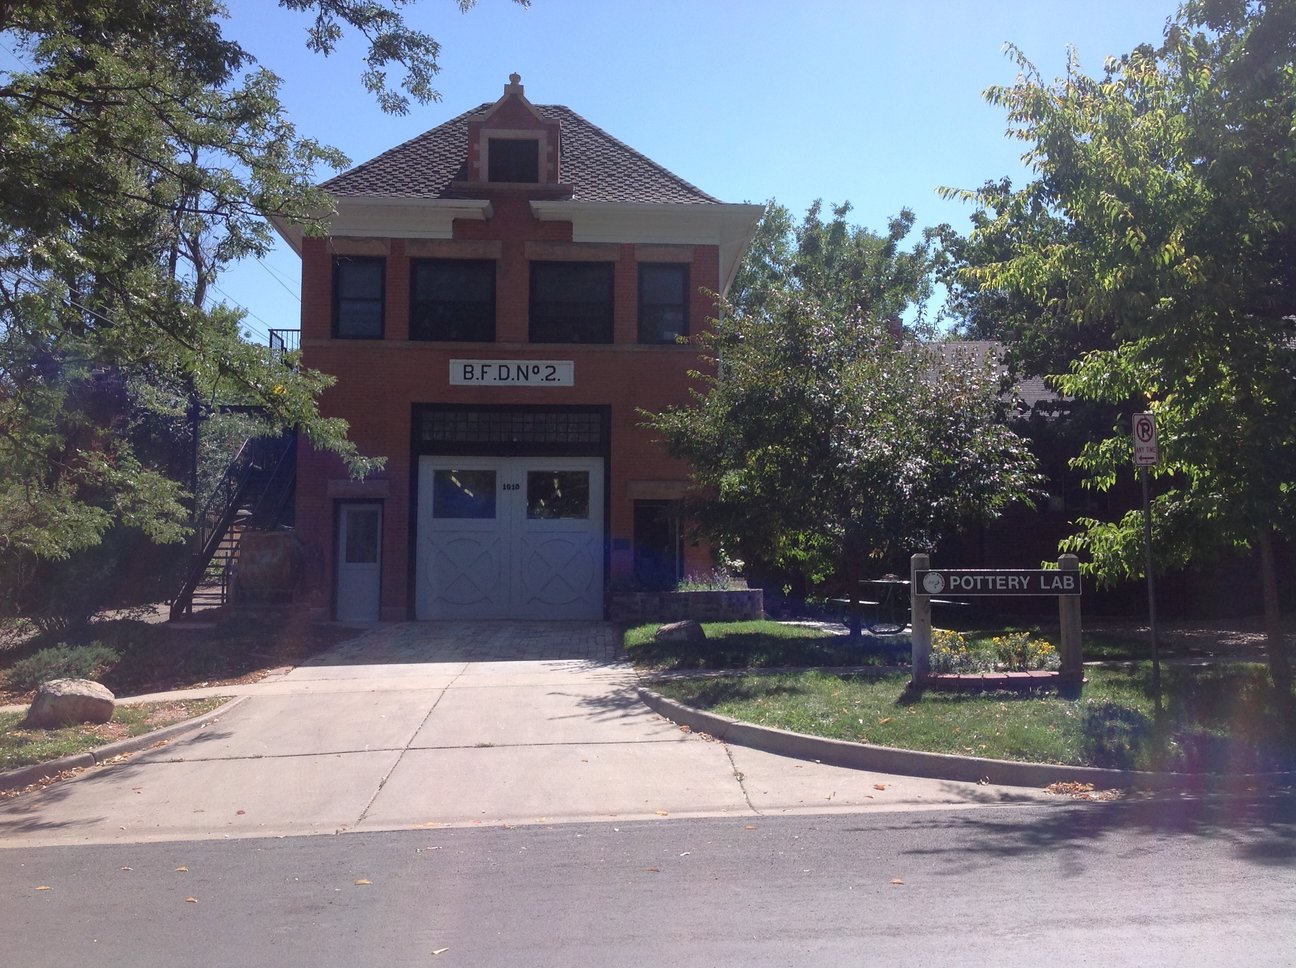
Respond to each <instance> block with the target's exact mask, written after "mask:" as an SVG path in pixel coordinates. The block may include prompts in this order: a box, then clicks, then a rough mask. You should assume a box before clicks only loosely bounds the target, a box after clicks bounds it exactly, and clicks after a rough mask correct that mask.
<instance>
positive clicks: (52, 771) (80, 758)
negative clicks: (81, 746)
mask: <svg viewBox="0 0 1296 968" xmlns="http://www.w3.org/2000/svg"><path fill="white" fill-rule="evenodd" d="M247 698H248V697H247V696H235V697H234V698H233V699H231V700H230V701H229V702H226V703H224V704H222V705H220V706H217V707H216V708H215V709H213V710H212V711H211V712H209V713H204V714H203V715H201V716H195V717H194V718H193V719H186V720H185V721H184V722H181V723H172V724H171V725H170V726H163V727H162V728H161V729H155V730H154V731H153V732H151V733H144V734H142V735H140V736H132V737H130V738H129V739H121V740H118V741H117V742H115V743H109V744H108V745H106V746H100V747H97V748H96V749H92V750H86V752H84V753H73V754H72V755H71V756H64V757H62V758H61V759H57V760H50V761H49V762H48V763H34V764H32V765H31V766H21V767H19V768H18V769H16V770H9V771H8V772H6V773H0V792H4V791H7V790H21V789H22V788H23V787H26V786H31V785H32V784H33V783H38V782H39V781H41V780H43V779H45V778H46V777H48V776H56V775H57V774H59V773H62V772H63V771H64V770H77V769H82V768H84V767H87V766H96V765H98V764H100V763H103V762H105V761H106V760H110V759H112V758H113V757H114V756H121V755H122V754H123V753H134V752H136V751H138V750H141V749H144V748H145V747H148V746H153V745H154V744H156V743H162V742H165V741H167V740H171V739H175V738H176V737H177V736H180V735H181V734H183V733H187V732H189V731H190V730H194V729H197V728H198V727H199V726H202V725H203V724H205V723H207V722H209V721H210V720H211V719H212V717H213V716H215V715H216V714H217V713H226V712H229V711H230V710H231V709H233V708H234V707H235V706H237V705H239V704H240V703H242V702H243V701H244V700H246V699H247ZM121 704H122V705H126V704H127V703H126V701H124V700H123V701H122V703H121Z"/></svg>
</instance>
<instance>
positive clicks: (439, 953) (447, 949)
mask: <svg viewBox="0 0 1296 968" xmlns="http://www.w3.org/2000/svg"><path fill="white" fill-rule="evenodd" d="M449 950H450V949H449V948H437V949H436V950H435V951H433V952H432V953H433V954H434V955H443V954H445V953H446V952H447V951H449Z"/></svg>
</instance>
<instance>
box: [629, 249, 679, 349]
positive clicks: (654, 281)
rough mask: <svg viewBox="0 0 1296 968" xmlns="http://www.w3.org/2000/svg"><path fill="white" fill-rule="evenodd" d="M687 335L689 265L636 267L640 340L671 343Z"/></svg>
mask: <svg viewBox="0 0 1296 968" xmlns="http://www.w3.org/2000/svg"><path fill="white" fill-rule="evenodd" d="M687 335H688V266H687V265H675V264H664V265H656V264H651V263H650V264H645V265H641V266H639V342H641V343H673V342H675V339H676V338H677V337H679V336H687Z"/></svg>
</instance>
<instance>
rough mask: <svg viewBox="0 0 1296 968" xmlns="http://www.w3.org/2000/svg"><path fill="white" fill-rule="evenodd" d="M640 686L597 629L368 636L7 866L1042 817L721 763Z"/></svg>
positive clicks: (152, 764) (825, 773)
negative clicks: (144, 844)
mask: <svg viewBox="0 0 1296 968" xmlns="http://www.w3.org/2000/svg"><path fill="white" fill-rule="evenodd" d="M635 684H636V676H635V673H634V671H633V669H631V668H630V667H629V666H628V665H626V664H625V663H623V662H621V661H619V632H618V630H617V629H616V628H615V627H614V626H612V625H608V624H605V623H588V622H583V623H575V622H569V623H551V622H546V623H530V622H487V623H482V622H477V623H458V622H454V623H451V622H440V623H427V622H424V623H402V624H395V625H383V626H378V627H374V628H372V629H370V630H368V631H365V632H363V633H359V634H357V637H356V638H354V639H350V640H348V641H346V642H343V643H341V644H340V645H338V646H337V647H335V648H334V649H332V650H331V651H330V652H328V653H326V654H324V655H321V656H318V657H316V658H314V659H313V660H311V661H310V662H308V663H307V664H305V665H302V666H300V667H298V668H296V669H294V670H292V671H291V672H288V673H287V674H284V675H280V676H277V677H272V678H270V679H267V680H264V681H262V682H260V683H256V684H255V685H251V686H242V687H236V688H232V689H231V688H219V689H208V690H199V692H207V693H216V694H234V695H239V696H240V697H241V698H240V700H239V702H238V704H237V705H235V706H234V707H233V708H229V709H227V710H225V711H222V712H220V713H218V714H217V716H216V718H215V719H214V720H213V721H212V722H210V723H209V724H208V725H207V726H205V727H204V728H203V729H201V730H198V731H196V732H192V733H189V734H187V735H185V736H184V737H183V738H180V739H177V740H174V741H172V742H170V743H168V744H165V745H163V746H161V747H158V748H156V749H152V750H149V751H146V752H142V753H137V754H135V755H133V756H131V757H128V758H126V759H124V760H123V761H122V762H120V763H116V764H112V763H110V764H108V765H105V766H102V767H97V768H94V769H91V770H88V771H86V772H85V773H83V774H81V775H79V776H77V777H76V778H74V779H70V780H66V781H63V782H60V783H56V784H54V785H52V786H51V787H49V788H48V789H46V790H43V791H40V792H37V793H32V794H26V795H23V796H20V797H16V798H13V799H10V800H4V801H0V846H34V845H38V844H73V843H108V842H140V841H157V840H191V839H205V838H222V837H260V836H285V835H301V834H333V833H341V832H345V831H353V830H390V829H410V828H420V827H426V828H436V827H442V826H465V825H474V824H483V825H498V824H535V823H554V822H561V821H576V820H582V821H589V820H632V819H644V818H659V817H688V816H727V815H730V816H753V817H755V816H761V815H767V814H787V813H807V812H826V811H863V810H897V809H921V808H927V807H936V806H950V805H959V804H965V805H969V806H972V805H978V804H986V803H1005V802H1016V801H1025V800H1032V801H1033V800H1039V799H1045V797H1044V796H1043V795H1042V794H1036V793H1033V792H1032V791H1028V790H1022V789H1017V788H1007V787H992V786H984V785H974V784H963V783H953V782H948V781H942V780H927V779H917V778H910V777H900V776H890V775H884V774H876V773H866V772H861V771H855V770H849V769H841V768H836V767H829V766H824V765H821V764H818V763H813V762H803V761H799V760H792V759H787V758H784V757H780V756H775V755H773V754H769V753H763V752H759V751H756V750H750V749H746V748H744V747H738V746H730V745H727V744H724V743H720V742H717V741H715V740H713V739H710V738H709V737H703V736H699V735H694V734H691V733H689V732H687V731H685V730H682V729H681V728H679V727H677V726H675V725H674V724H672V723H671V722H669V721H667V720H665V719H663V718H661V717H659V716H657V715H655V714H654V713H652V712H651V711H649V710H648V709H647V708H646V707H645V706H644V705H643V704H642V703H641V702H640V701H639V699H638V696H637V694H636V692H635ZM193 693H194V691H190V692H187V693H185V694H186V695H192V694H193ZM167 695H172V694H167Z"/></svg>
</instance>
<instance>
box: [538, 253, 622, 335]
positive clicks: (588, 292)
mask: <svg viewBox="0 0 1296 968" xmlns="http://www.w3.org/2000/svg"><path fill="white" fill-rule="evenodd" d="M612 270H613V264H612V263H611V262H532V263H531V332H530V338H531V342H533V343H611V342H612Z"/></svg>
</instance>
